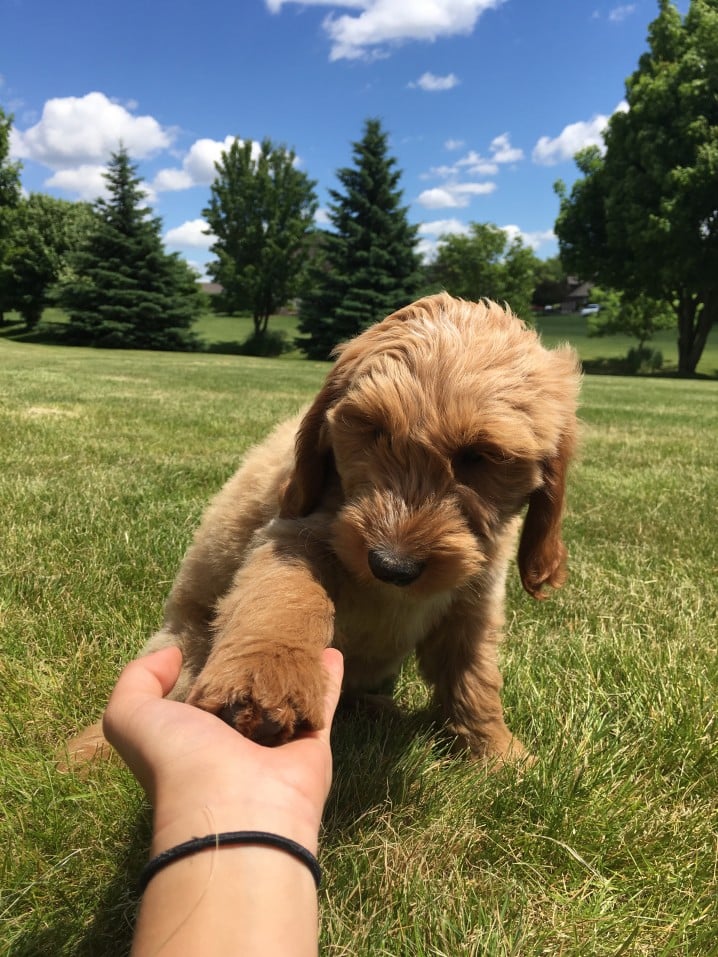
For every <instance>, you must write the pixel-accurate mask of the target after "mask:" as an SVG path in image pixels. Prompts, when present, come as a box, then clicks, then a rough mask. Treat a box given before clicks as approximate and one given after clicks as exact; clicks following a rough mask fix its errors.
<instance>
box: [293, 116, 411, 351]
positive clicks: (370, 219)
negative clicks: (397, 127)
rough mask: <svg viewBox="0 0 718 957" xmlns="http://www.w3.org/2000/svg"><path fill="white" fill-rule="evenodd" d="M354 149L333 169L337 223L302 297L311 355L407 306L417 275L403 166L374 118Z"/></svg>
mask: <svg viewBox="0 0 718 957" xmlns="http://www.w3.org/2000/svg"><path fill="white" fill-rule="evenodd" d="M353 155H354V163H355V165H354V166H353V167H345V168H343V169H340V170H339V171H338V172H337V178H338V179H339V182H340V183H341V185H342V187H343V192H339V191H337V190H332V191H331V192H330V195H331V198H332V203H331V204H330V212H329V219H330V221H331V223H332V226H333V227H334V230H333V231H332V232H327V233H324V234H323V235H322V242H321V245H320V247H319V249H318V251H317V255H316V256H315V259H314V262H313V265H312V267H311V271H310V278H309V282H308V283H307V289H306V291H305V293H304V295H303V296H302V303H301V308H300V313H299V316H300V322H299V329H300V331H301V332H302V333H304V334H305V337H306V338H303V339H300V340H298V345H299V347H300V348H301V349H302V351H303V352H305V353H306V354H307V355H308V356H309V357H310V358H315V359H326V358H328V356H329V354H330V353H331V351H332V349H333V348H334V346H336V345H337V343H339V342H343V341H345V340H346V339H350V338H351V337H352V336H355V335H356V334H357V333H359V332H361V331H362V329H365V328H366V327H367V326H370V325H371V324H372V323H374V322H377V321H378V320H380V319H383V318H384V316H386V315H388V314H389V313H391V312H393V311H394V310H395V309H398V308H400V307H401V306H404V305H406V304H407V303H408V302H410V301H411V300H412V299H413V298H415V295H416V292H417V289H418V287H419V284H420V282H421V281H422V279H421V272H420V262H419V257H418V255H417V253H416V251H415V247H416V238H417V228H416V227H415V226H411V225H410V224H409V221H408V219H407V210H406V207H404V206H402V205H401V199H402V193H401V190H400V189H399V188H398V184H399V180H400V178H401V172H400V171H399V170H397V169H396V160H395V159H394V158H393V157H390V156H389V155H388V152H387V134H386V133H385V132H384V131H383V130H382V127H381V123H380V122H379V120H375V119H370V120H367V121H366V123H365V126H364V136H363V138H362V139H361V140H360V141H359V142H358V143H354V144H353Z"/></svg>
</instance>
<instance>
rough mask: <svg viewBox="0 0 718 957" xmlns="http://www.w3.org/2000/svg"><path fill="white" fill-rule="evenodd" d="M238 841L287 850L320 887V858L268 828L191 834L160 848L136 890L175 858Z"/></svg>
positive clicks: (143, 889)
mask: <svg viewBox="0 0 718 957" xmlns="http://www.w3.org/2000/svg"><path fill="white" fill-rule="evenodd" d="M237 844H264V845H266V846H267V847H276V848H278V849H279V850H281V851H286V852H287V854H291V855H292V856H293V857H296V858H297V860H298V861H301V862H302V863H303V864H306V865H307V867H308V868H309V870H310V871H311V872H312V877H313V878H314V883H315V884H316V885H317V887H319V885H320V883H321V880H322V870H321V868H320V866H319V861H317V859H316V857H315V856H314V855H313V854H312V853H311V851H308V850H307V849H306V847H302V845H301V844H297V842H296V841H293V840H292V839H291V838H289V837H282V836H281V835H279V834H271V833H269V832H268V831H225V832H224V833H222V834H206V835H205V836H204V837H193V838H192V839H191V840H189V841H185V842H184V844H178V845H177V846H176V847H170V848H168V850H166V851H162V853H161V854H158V855H157V857H153V858H152V860H151V861H150V862H149V863H148V864H145V866H144V868H143V869H142V873H141V874H140V879H139V889H140V894H143V893H144V891H145V888H146V887H147V885H148V884H149V882H150V881H151V880H152V878H153V877H154V876H155V874H156V873H157V872H158V871H161V870H162V868H164V867H166V866H167V865H168V864H172V863H173V862H174V861H180V860H182V858H183V857H189V855H190V854H195V853H196V852H197V851H204V850H206V849H207V848H209V847H231V846H232V845H237Z"/></svg>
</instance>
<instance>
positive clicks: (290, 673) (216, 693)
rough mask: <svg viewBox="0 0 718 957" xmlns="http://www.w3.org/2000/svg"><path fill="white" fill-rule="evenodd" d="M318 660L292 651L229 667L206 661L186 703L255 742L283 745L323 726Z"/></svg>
mask: <svg viewBox="0 0 718 957" xmlns="http://www.w3.org/2000/svg"><path fill="white" fill-rule="evenodd" d="M324 686H325V677H324V670H323V668H322V664H321V660H320V659H319V658H318V657H315V656H313V655H310V654H307V653H306V652H303V651H298V650H296V649H293V650H292V651H290V652H286V653H285V654H284V655H281V656H280V655H276V654H262V653H261V652H254V653H250V654H244V655H237V656H235V657H234V658H233V660H232V661H231V663H229V664H228V663H227V662H222V661H221V660H216V661H212V660H210V661H208V662H207V664H206V665H205V667H204V669H203V670H202V671H201V672H200V674H199V676H198V677H197V680H196V682H195V684H194V686H193V687H192V691H191V692H190V695H189V697H188V699H187V701H188V703H189V704H193V705H195V706H196V707H198V708H202V709H203V710H204V711H211V712H212V713H213V714H216V715H218V716H219V717H220V718H222V720H223V721H226V722H227V724H230V725H231V726H232V727H233V728H236V730H237V731H239V732H241V733H242V734H244V735H245V736H246V737H248V738H251V739H252V740H253V741H256V742H257V743H259V744H268V745H275V744H283V743H284V742H285V741H289V740H290V739H291V738H293V737H294V736H295V735H296V734H298V733H299V732H301V731H317V730H319V728H321V727H322V726H323V724H324Z"/></svg>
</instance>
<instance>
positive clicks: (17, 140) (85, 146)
mask: <svg viewBox="0 0 718 957" xmlns="http://www.w3.org/2000/svg"><path fill="white" fill-rule="evenodd" d="M173 138H174V132H173V131H172V130H169V129H165V128H163V127H162V126H161V125H160V124H159V123H158V122H157V120H156V119H154V117H152V116H135V115H134V114H133V113H131V112H130V111H129V110H128V109H127V108H126V107H124V106H122V105H121V104H119V103H113V102H112V101H111V100H110V99H108V98H107V97H106V96H105V94H104V93H98V92H93V93H87V94H86V95H85V96H82V97H75V96H66V97H57V98H55V99H51V100H47V101H46V103H45V105H44V107H43V111H42V116H41V118H40V120H39V122H38V123H36V124H35V125H34V126H31V127H30V128H29V129H27V130H24V131H19V130H18V131H15V136H14V138H13V148H14V151H15V152H16V154H17V155H18V156H19V157H20V158H21V159H31V160H35V161H37V162H38V163H42V164H44V165H45V166H49V167H50V169H54V170H69V169H77V168H79V167H82V166H83V165H85V166H86V165H99V164H100V163H102V162H106V161H107V159H108V158H109V156H110V153H112V152H113V151H116V150H117V148H118V147H119V145H120V143H122V145H123V146H124V147H125V148H126V149H127V152H128V153H129V154H130V155H131V156H132V157H136V158H139V159H142V158H144V157H147V156H151V155H152V154H153V153H156V152H158V151H160V150H163V149H166V148H167V147H168V146H169V145H170V144H171V143H172V140H173Z"/></svg>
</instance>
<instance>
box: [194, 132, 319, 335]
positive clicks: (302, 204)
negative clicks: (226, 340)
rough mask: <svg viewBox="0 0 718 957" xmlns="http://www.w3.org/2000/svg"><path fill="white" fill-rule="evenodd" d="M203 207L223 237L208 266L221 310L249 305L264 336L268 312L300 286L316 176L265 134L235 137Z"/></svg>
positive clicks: (213, 229) (214, 231)
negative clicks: (257, 137) (219, 288)
mask: <svg viewBox="0 0 718 957" xmlns="http://www.w3.org/2000/svg"><path fill="white" fill-rule="evenodd" d="M216 170H217V175H216V177H215V180H214V182H213V184H212V188H211V194H210V201H209V205H208V206H207V208H206V209H205V210H204V217H205V219H206V221H207V225H208V227H209V230H210V232H211V233H212V234H213V235H214V236H215V237H216V239H215V242H214V244H213V246H212V247H211V249H212V252H213V253H214V254H215V256H216V257H217V258H216V260H215V261H214V262H211V263H210V264H209V266H208V267H207V268H208V272H209V273H210V275H211V276H212V278H213V279H214V280H215V281H216V282H218V283H220V284H221V285H222V287H223V292H222V293H221V295H220V296H219V297H218V298H217V305H218V307H219V308H221V309H224V310H226V311H227V312H230V313H233V312H237V311H243V310H248V311H249V312H251V313H252V317H253V319H254V329H255V335H257V336H259V337H261V336H262V335H263V334H264V333H265V331H266V329H267V324H268V321H269V317H270V316H271V315H272V313H274V312H276V311H277V310H278V309H279V308H280V307H281V306H283V305H284V304H285V303H286V302H288V301H289V300H290V299H292V298H293V297H295V296H296V295H297V293H298V291H299V287H300V283H301V279H302V276H303V273H304V270H305V267H306V255H305V253H306V246H307V242H308V238H309V236H310V234H311V232H312V229H313V225H314V213H315V211H316V208H317V202H316V197H315V193H314V185H315V184H314V182H313V181H312V180H310V179H309V177H308V176H307V174H306V173H304V172H303V171H302V170H300V169H298V168H297V163H296V156H295V154H294V151H293V150H288V149H286V148H285V147H284V146H275V145H273V143H272V142H271V140H268V139H265V140H264V141H263V142H262V143H261V146H260V147H259V149H257V148H256V146H255V144H253V143H252V142H251V141H249V140H247V141H245V142H242V141H241V140H235V141H234V142H233V143H232V145H231V146H230V148H229V149H228V150H226V151H224V152H223V153H222V157H221V159H220V161H219V162H218V163H217V164H216Z"/></svg>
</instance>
